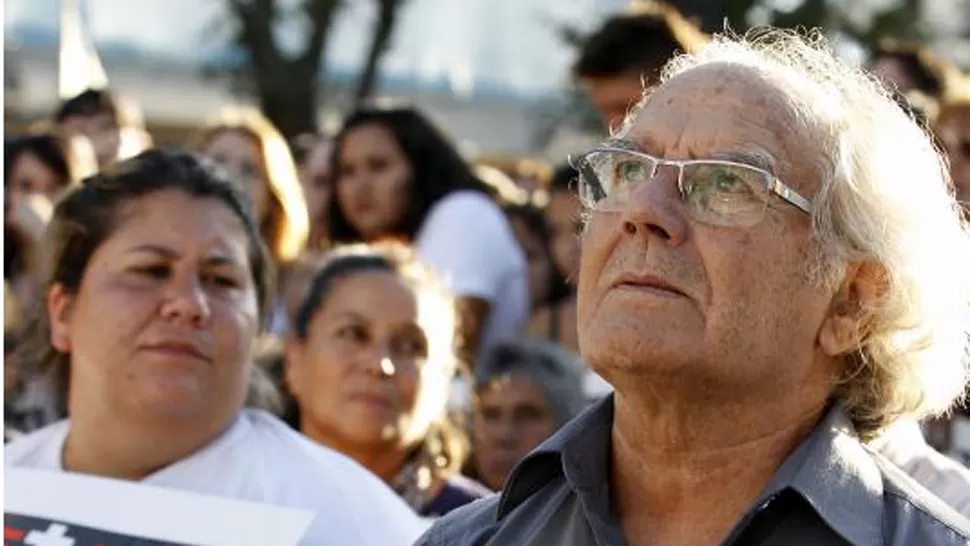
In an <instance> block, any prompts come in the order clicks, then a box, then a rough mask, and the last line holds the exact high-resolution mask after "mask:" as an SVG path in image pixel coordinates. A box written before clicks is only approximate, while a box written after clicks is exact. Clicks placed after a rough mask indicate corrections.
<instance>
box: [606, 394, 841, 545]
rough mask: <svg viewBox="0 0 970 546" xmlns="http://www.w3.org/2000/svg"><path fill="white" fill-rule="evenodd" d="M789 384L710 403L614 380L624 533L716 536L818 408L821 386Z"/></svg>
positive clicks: (669, 539)
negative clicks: (787, 387) (625, 386)
mask: <svg viewBox="0 0 970 546" xmlns="http://www.w3.org/2000/svg"><path fill="white" fill-rule="evenodd" d="M813 390H814V392H812V391H813ZM793 391H794V389H791V390H782V391H777V393H776V394H774V395H772V394H771V393H761V392H759V393H758V394H757V395H752V393H751V392H745V393H744V396H742V397H739V399H737V400H735V401H733V402H725V401H723V400H718V402H717V403H715V404H712V403H711V402H710V399H709V398H706V397H701V398H700V399H699V398H698V397H697V394H696V392H695V394H694V395H693V398H687V397H683V398H680V399H677V397H672V396H671V393H672V392H685V391H683V390H678V389H670V390H668V389H665V388H664V387H663V386H659V385H656V384H653V385H651V386H649V387H645V386H644V385H643V384H642V383H641V385H639V386H638V388H637V389H634V390H628V391H627V390H621V389H620V388H619V387H618V389H617V392H616V394H615V398H614V401H615V402H614V403H615V409H614V421H613V432H612V443H613V454H612V462H613V465H612V476H611V479H612V483H613V499H612V500H613V506H614V511H615V512H616V514H617V516H618V519H619V521H621V522H622V525H623V529H624V532H625V534H626V536H627V537H630V538H631V540H632V539H633V537H650V544H667V543H670V544H687V543H689V544H701V545H703V544H720V543H721V542H722V541H723V540H724V539H725V538H726V537H727V535H728V533H729V532H730V531H731V529H732V528H733V527H734V525H735V524H736V523H737V522H738V521H739V520H740V519H741V517H742V516H743V515H744V513H745V512H746V511H747V510H748V509H750V507H751V505H752V504H753V503H754V502H755V500H756V499H757V497H758V495H759V494H760V493H761V492H762V490H763V489H764V487H765V486H766V485H767V483H768V481H769V480H770V479H771V477H772V476H773V475H774V473H775V471H776V470H777V469H778V467H779V466H781V464H782V463H783V462H784V460H785V459H786V458H787V457H788V456H789V455H790V454H791V452H792V451H793V450H794V449H795V447H797V446H798V444H799V443H800V442H801V441H802V440H803V439H804V438H805V437H806V436H807V435H808V434H809V433H810V432H811V430H812V429H813V428H814V427H815V425H816V424H817V423H818V420H819V418H820V416H821V414H822V412H823V411H824V409H825V406H826V403H827V399H828V393H827V389H823V388H821V387H820V388H818V389H811V388H805V389H804V390H803V392H804V394H803V393H802V392H800V393H799V394H792V393H793ZM627 393H628V394H629V395H627ZM813 395H814V396H813ZM634 543H635V542H634Z"/></svg>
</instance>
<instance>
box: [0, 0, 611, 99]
mask: <svg viewBox="0 0 970 546" xmlns="http://www.w3.org/2000/svg"><path fill="white" fill-rule="evenodd" d="M79 1H80V3H81V4H82V6H85V7H86V16H87V21H88V25H89V28H90V32H91V34H92V35H93V37H94V40H95V42H102V43H104V42H114V43H127V44H133V45H136V46H137V47H139V48H141V49H145V50H148V51H152V52H156V53H159V54H162V55H166V56H173V57H178V58H184V59H187V60H192V59H197V58H199V57H200V56H202V55H204V54H206V53H210V52H214V51H218V50H219V48H220V47H221V46H223V45H224V44H225V41H224V39H223V37H222V36H220V34H219V33H218V32H217V31H216V30H215V29H218V27H219V24H218V23H219V22H220V20H224V18H225V12H224V11H223V5H224V3H225V0H137V1H132V0H79ZM279 1H280V2H281V3H282V5H283V6H284V7H285V8H286V7H290V8H293V7H296V6H298V5H299V3H300V0H279ZM622 1H623V0H569V1H563V0H460V1H456V0H408V3H407V4H406V7H405V8H404V11H403V13H402V17H401V19H400V24H399V26H398V28H397V30H396V35H395V37H394V42H393V46H392V49H391V50H390V51H389V53H388V55H387V56H386V57H385V59H384V65H383V67H384V69H385V70H386V72H387V73H388V74H389V75H395V76H404V77H409V76H411V77H417V78H419V79H425V78H426V79H429V80H434V79H439V78H442V77H444V78H446V79H447V80H448V81H450V82H451V83H452V85H453V86H455V87H456V88H459V89H461V88H467V87H469V86H475V85H482V84H484V85H489V86H493V87H498V88H503V89H507V90H510V91H519V92H524V93H542V92H547V91H550V90H554V89H557V88H559V87H560V86H561V85H562V84H563V83H564V82H565V81H566V78H567V73H568V68H569V65H570V63H571V61H572V52H571V51H570V50H569V49H568V48H567V47H565V46H564V45H563V44H562V43H561V42H559V40H558V38H557V37H556V35H555V28H556V26H557V24H558V23H562V22H568V23H571V24H580V25H583V26H587V27H589V26H593V25H594V24H595V23H596V21H598V18H597V14H601V13H603V12H605V11H608V10H609V9H611V8H614V7H615V6H616V5H618V4H622ZM3 3H4V27H5V29H6V30H7V34H8V36H9V35H10V31H11V30H12V29H13V28H15V27H16V26H18V25H36V26H42V27H48V28H52V29H56V28H57V25H58V6H59V0H5V1H4V2H3ZM348 4H349V6H348V7H347V8H345V10H344V12H343V13H342V14H341V16H340V19H339V20H338V23H337V26H336V28H335V34H334V36H333V37H332V39H331V42H330V44H329V54H328V60H329V62H330V63H332V66H336V67H341V68H355V67H357V66H359V65H360V63H361V62H362V60H363V58H364V55H365V52H366V47H367V41H368V40H369V32H370V27H371V25H372V21H373V18H374V13H375V11H374V7H373V2H372V1H370V0H351V1H350V2H348ZM304 30H305V29H304V28H303V27H302V26H301V25H300V22H299V21H298V20H297V19H296V18H294V19H293V20H286V21H284V22H283V23H282V24H281V25H280V26H279V29H278V32H277V40H278V43H280V44H281V45H282V46H284V47H285V48H288V49H290V50H295V49H298V48H299V47H300V45H301V44H302V40H303V36H305V32H304Z"/></svg>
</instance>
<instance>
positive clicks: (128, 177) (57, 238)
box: [21, 149, 274, 402]
mask: <svg viewBox="0 0 970 546" xmlns="http://www.w3.org/2000/svg"><path fill="white" fill-rule="evenodd" d="M221 172H222V171H220V170H219V169H218V168H217V167H215V165H214V164H213V163H211V162H209V161H207V160H205V159H202V158H201V157H199V156H197V155H195V154H193V153H190V152H185V151H176V150H172V151H165V150H157V149H152V150H148V151H146V152H143V153H141V154H139V155H137V156H135V157H133V158H131V159H128V160H125V161H121V162H118V163H116V164H114V165H112V166H110V167H108V168H106V169H105V170H103V171H101V172H100V173H98V174H96V175H94V176H91V177H89V178H86V179H85V180H84V181H82V182H81V184H80V185H79V186H77V187H75V188H73V189H72V190H71V191H70V192H69V193H68V194H67V195H65V196H64V197H63V198H62V199H61V200H60V201H59V202H58V204H57V206H56V207H55V208H54V214H53V217H52V218H51V221H50V224H48V227H47V231H46V233H45V240H44V242H43V252H42V256H43V257H42V260H43V263H42V264H41V279H42V281H43V292H42V293H43V294H47V293H48V292H49V291H50V289H51V287H53V286H54V285H60V286H61V287H63V289H64V290H65V291H66V292H67V293H69V294H77V292H78V291H79V290H80V287H81V281H82V279H83V277H84V273H85V271H86V269H87V266H88V263H89V262H90V260H91V256H93V255H94V253H95V252H96V251H97V249H98V248H99V247H100V246H101V245H102V244H103V243H104V241H105V240H106V239H108V237H110V236H111V235H112V233H114V231H115V230H116V229H117V228H118V227H119V221H120V218H121V217H120V213H121V211H122V209H123V207H124V206H125V205H126V204H128V203H130V202H132V201H136V200H138V199H140V198H142V197H145V196H147V195H151V194H154V193H157V192H160V191H164V190H171V189H177V190H181V191H184V192H185V193H187V194H188V195H190V196H192V197H197V198H211V199H217V200H218V201H220V202H222V203H223V204H224V205H226V206H227V207H228V208H229V209H230V210H232V212H233V213H235V215H236V216H237V217H238V218H239V220H240V222H241V223H242V225H243V226H244V229H245V231H246V237H247V239H248V240H249V260H250V262H249V267H250V271H251V273H252V277H253V282H254V284H255V286H256V293H257V298H258V303H259V314H260V324H265V323H266V317H267V316H268V314H269V312H270V310H271V303H272V301H273V290H272V287H273V286H274V283H273V280H272V279H273V276H274V272H273V269H272V267H273V266H272V262H271V261H270V259H269V255H268V253H267V250H266V248H265V247H264V246H263V244H262V242H261V239H260V236H259V229H258V228H257V227H256V221H255V220H254V217H253V213H252V206H251V204H250V203H249V200H248V199H247V197H246V196H245V195H244V194H243V193H242V191H241V190H240V189H239V188H238V185H237V184H235V183H233V182H232V181H231V180H229V179H227V178H224V177H223V175H222V174H221ZM33 311H34V312H33V316H32V317H31V319H30V323H29V325H28V327H27V333H26V339H25V343H24V345H23V353H22V355H21V358H22V359H23V362H24V363H25V365H28V366H29V367H30V368H32V369H33V370H35V371H37V372H39V373H42V374H45V375H47V376H48V377H49V378H50V379H51V381H52V382H53V386H54V388H55V390H56V392H57V395H58V399H59V400H61V401H62V402H63V401H65V400H66V393H67V388H68V381H69V374H70V355H69V354H67V353H62V352H60V351H58V350H57V349H55V348H54V347H53V346H52V345H51V342H50V316H49V315H48V312H47V306H46V305H45V298H40V299H39V302H38V304H37V305H36V307H35V309H34V310H33Z"/></svg>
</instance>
